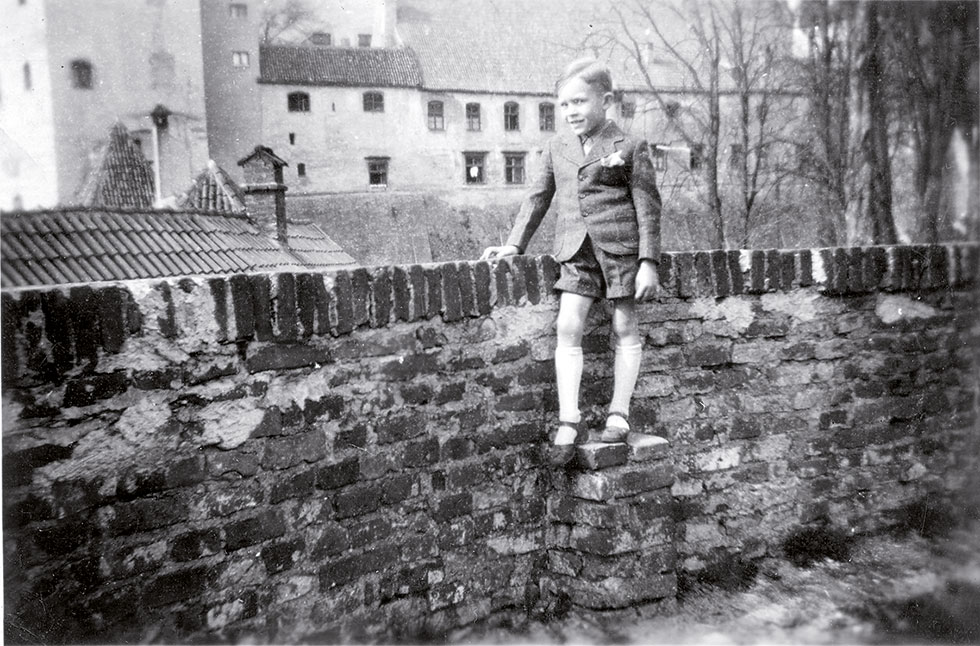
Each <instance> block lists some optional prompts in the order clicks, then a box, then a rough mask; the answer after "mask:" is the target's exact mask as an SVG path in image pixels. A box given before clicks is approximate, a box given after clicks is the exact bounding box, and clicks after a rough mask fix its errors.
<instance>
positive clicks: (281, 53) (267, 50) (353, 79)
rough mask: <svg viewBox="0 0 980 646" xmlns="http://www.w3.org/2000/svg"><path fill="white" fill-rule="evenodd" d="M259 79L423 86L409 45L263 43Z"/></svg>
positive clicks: (285, 81)
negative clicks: (334, 45)
mask: <svg viewBox="0 0 980 646" xmlns="http://www.w3.org/2000/svg"><path fill="white" fill-rule="evenodd" d="M259 79H260V82H261V83H278V84H287V85H340V86H358V87H360V86H367V87H420V86H421V85H422V71H421V68H420V67H419V62H418V59H417V58H416V56H415V53H414V52H412V51H411V50H409V49H383V48H378V47H358V48H347V47H308V46H307V47H296V46H284V45H264V46H262V47H260V48H259Z"/></svg>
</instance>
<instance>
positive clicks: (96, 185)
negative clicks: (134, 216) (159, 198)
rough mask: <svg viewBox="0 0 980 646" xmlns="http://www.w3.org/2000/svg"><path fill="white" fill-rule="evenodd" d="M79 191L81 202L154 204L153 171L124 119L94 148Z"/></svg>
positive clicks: (109, 205) (89, 204) (88, 204)
mask: <svg viewBox="0 0 980 646" xmlns="http://www.w3.org/2000/svg"><path fill="white" fill-rule="evenodd" d="M90 163H91V165H90V167H89V170H88V173H87V174H86V177H85V180H84V183H83V184H82V186H81V188H80V189H79V191H78V194H77V200H76V201H77V203H78V204H80V205H82V206H105V207H121V208H146V207H150V206H152V205H153V201H154V190H153V171H152V170H151V168H150V164H149V162H147V161H146V158H145V157H144V156H143V151H142V150H140V148H139V146H138V145H137V144H136V143H135V142H134V141H133V140H132V139H130V137H129V131H128V130H126V126H124V125H123V124H122V123H118V122H117V123H116V125H114V126H113V127H112V129H111V130H110V131H109V138H108V139H107V140H106V141H104V142H103V143H102V144H101V145H100V146H99V148H98V149H97V150H96V151H95V153H94V155H93V157H92V161H91V162H90Z"/></svg>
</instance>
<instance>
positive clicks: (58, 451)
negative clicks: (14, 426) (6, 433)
mask: <svg viewBox="0 0 980 646" xmlns="http://www.w3.org/2000/svg"><path fill="white" fill-rule="evenodd" d="M71 454H72V447H71V446H60V445H58V444H39V445H37V446H32V447H30V448H28V449H24V450H22V451H17V452H13V453H6V454H4V456H3V486H4V487H5V488H9V487H19V486H21V485H25V484H29V483H30V482H31V479H32V477H33V475H34V469H36V468H38V467H42V466H44V465H45V464H50V463H51V462H58V461H60V460H67V459H68V458H70V457H71Z"/></svg>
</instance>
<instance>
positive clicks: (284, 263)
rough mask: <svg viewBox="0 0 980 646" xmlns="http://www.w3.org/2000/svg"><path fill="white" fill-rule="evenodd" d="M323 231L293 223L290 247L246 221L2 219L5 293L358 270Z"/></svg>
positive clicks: (141, 215)
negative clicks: (274, 272)
mask: <svg viewBox="0 0 980 646" xmlns="http://www.w3.org/2000/svg"><path fill="white" fill-rule="evenodd" d="M353 262H354V261H353V259H352V258H351V257H350V256H349V255H347V254H346V253H344V252H343V251H342V250H341V249H340V247H339V246H337V244H336V243H335V242H333V241H332V240H330V238H329V237H327V235H326V234H325V233H324V232H323V231H322V230H321V229H320V228H319V227H317V226H315V225H312V224H310V223H308V222H291V223H290V235H289V247H285V246H282V245H280V244H279V243H278V242H276V241H275V240H273V239H270V238H267V237H265V236H264V235H262V234H261V233H260V231H259V229H258V227H256V226H255V224H253V223H252V222H251V221H250V220H249V219H248V218H246V217H243V216H238V215H229V214H219V213H211V214H208V213H203V212H187V211H152V210H120V209H105V208H90V209H82V208H65V209H54V210H44V211H26V212H19V213H5V214H4V216H3V218H2V219H0V286H2V287H3V288H5V289H6V288H12V287H26V286H32V285H56V284H71V283H88V282H99V281H116V280H128V279H135V278H161V277H164V276H196V275H221V274H231V273H243V272H259V271H270V270H280V271H317V270H323V269H327V268H332V267H337V266H345V265H350V264H353Z"/></svg>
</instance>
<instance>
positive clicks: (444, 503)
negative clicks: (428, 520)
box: [431, 491, 473, 523]
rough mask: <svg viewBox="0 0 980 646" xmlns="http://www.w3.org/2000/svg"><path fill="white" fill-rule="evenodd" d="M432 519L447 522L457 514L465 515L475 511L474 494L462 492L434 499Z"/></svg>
mask: <svg viewBox="0 0 980 646" xmlns="http://www.w3.org/2000/svg"><path fill="white" fill-rule="evenodd" d="M431 509H432V519H433V520H434V521H436V522H437V523H445V522H448V521H449V520H451V519H453V518H456V517H457V516H465V515H467V514H469V513H471V512H472V511H473V494H472V493H470V492H468V491H464V492H462V493H457V494H452V495H449V496H444V497H442V498H438V499H436V500H433V501H432V504H431Z"/></svg>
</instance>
